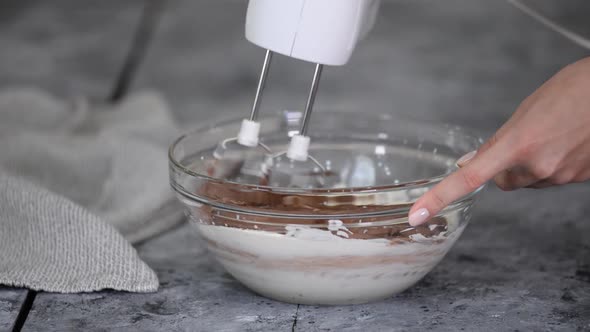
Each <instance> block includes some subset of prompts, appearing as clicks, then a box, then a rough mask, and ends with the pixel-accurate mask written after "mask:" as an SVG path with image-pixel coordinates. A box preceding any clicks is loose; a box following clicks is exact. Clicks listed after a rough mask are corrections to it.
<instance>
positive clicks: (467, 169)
mask: <svg viewBox="0 0 590 332" xmlns="http://www.w3.org/2000/svg"><path fill="white" fill-rule="evenodd" d="M511 161H512V158H511V157H510V154H509V153H507V149H506V148H504V146H503V144H500V143H499V142H495V144H491V145H490V147H489V148H488V149H485V150H484V151H478V153H477V154H476V155H475V156H473V158H472V159H471V160H470V161H469V162H468V163H467V164H466V165H465V166H463V167H462V168H460V169H459V170H457V171H455V172H454V173H452V174H451V175H449V176H448V177H446V178H445V179H444V180H442V181H441V182H440V183H439V184H437V185H436V186H434V187H433V188H432V189H431V190H429V191H428V192H427V193H426V194H424V195H423V196H422V197H420V198H419V199H418V200H417V201H416V203H414V205H413V206H412V208H411V209H410V213H409V223H410V225H411V226H418V225H420V224H422V223H424V222H426V221H427V220H429V219H430V218H431V217H434V216H435V215H436V214H437V213H439V212H440V211H441V210H442V209H444V208H445V207H447V206H448V205H449V204H451V203H453V202H454V201H455V200H457V199H459V198H461V197H463V196H465V195H467V194H469V193H471V192H473V191H474V190H476V189H477V188H479V187H481V186H482V185H483V184H484V183H486V182H487V181H489V180H490V179H492V178H493V177H494V176H495V175H496V174H498V173H500V172H501V171H503V170H505V169H507V168H509V167H510V165H511Z"/></svg>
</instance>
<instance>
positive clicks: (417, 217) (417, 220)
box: [408, 208, 430, 226]
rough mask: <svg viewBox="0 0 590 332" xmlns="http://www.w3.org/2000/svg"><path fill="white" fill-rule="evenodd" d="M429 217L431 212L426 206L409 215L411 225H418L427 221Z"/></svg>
mask: <svg viewBox="0 0 590 332" xmlns="http://www.w3.org/2000/svg"><path fill="white" fill-rule="evenodd" d="M428 217H430V212H428V210H426V209H425V208H420V209H418V210H416V212H414V213H412V214H410V216H409V217H408V222H409V223H410V226H418V225H420V224H421V223H423V222H425V221H426V219H428Z"/></svg>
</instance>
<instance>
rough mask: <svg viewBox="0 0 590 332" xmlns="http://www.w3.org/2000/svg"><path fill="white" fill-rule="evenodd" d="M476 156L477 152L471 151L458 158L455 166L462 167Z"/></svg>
mask: <svg viewBox="0 0 590 332" xmlns="http://www.w3.org/2000/svg"><path fill="white" fill-rule="evenodd" d="M476 154H477V151H471V152H469V153H467V154H466V155H464V156H463V157H461V158H459V160H457V165H458V166H463V165H465V164H467V163H468V162H469V161H470V160H471V159H473V157H475V155H476Z"/></svg>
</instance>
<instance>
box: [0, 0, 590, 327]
mask: <svg viewBox="0 0 590 332" xmlns="http://www.w3.org/2000/svg"><path fill="white" fill-rule="evenodd" d="M535 3H536V5H537V6H538V7H539V8H540V9H542V10H543V11H545V12H546V13H547V14H548V15H550V16H552V17H554V18H557V19H559V20H561V21H563V22H567V24H568V25H569V26H570V27H571V28H572V29H574V30H576V31H578V32H580V33H583V34H586V35H587V36H590V23H589V22H588V17H589V15H590V5H589V4H588V2H587V1H584V0H566V1H560V2H559V4H558V3H557V2H556V1H550V0H543V1H541V0H538V1H536V2H535ZM244 10H245V1H231V0H222V1H219V0H217V1H216V0H208V1H189V0H181V1H170V2H166V1H163V2H162V1H147V0H133V1H125V2H122V1H115V0H109V1H104V0H103V1H84V2H82V1H73V0H69V1H66V0H57V1H51V2H49V1H32V0H30V1H17V0H5V1H3V2H2V3H0V43H1V46H0V88H6V87H10V86H14V85H23V84H24V85H34V86H39V87H41V88H44V89H47V90H49V91H52V92H54V93H56V94H58V95H73V94H84V95H88V96H91V97H92V98H95V99H97V100H105V101H111V102H115V101H116V100H117V99H119V98H123V97H124V96H125V95H127V94H128V93H133V91H137V90H143V89H156V90H158V91H161V92H162V94H163V95H164V96H165V97H166V98H167V99H168V101H169V102H170V104H171V105H172V107H173V108H174V110H175V114H176V116H177V118H178V119H179V121H182V122H183V123H195V124H196V123H198V122H199V121H204V120H207V121H209V120H211V119H212V117H214V116H219V117H225V116H227V115H235V114H236V113H237V112H247V110H248V107H249V105H250V102H251V100H252V95H253V89H254V86H255V82H256V79H257V74H258V69H259V65H260V62H261V60H262V56H263V52H262V51H261V50H260V49H258V48H256V47H254V46H252V45H250V44H248V43H247V42H246V41H245V40H244V38H243V23H244V22H243V21H244ZM586 55H588V52H585V51H584V50H582V49H580V48H579V47H577V46H575V45H572V44H571V43H569V42H568V41H565V40H564V39H562V38H561V37H559V36H556V35H555V34H553V33H551V32H549V31H547V30H545V29H544V28H543V27H541V26H539V25H538V24H537V23H535V22H533V21H531V20H530V19H528V18H527V17H525V16H523V15H522V14H520V13H519V12H517V11H515V10H514V9H512V8H511V7H510V6H509V5H507V4H506V3H505V2H504V1H499V0H498V1H489V0H477V1H474V0H445V1H432V0H395V1H394V0H391V1H387V0H385V4H384V6H383V9H382V11H381V15H380V18H379V21H378V24H377V26H376V27H375V30H374V31H373V32H372V34H371V35H370V36H369V38H368V39H367V40H366V41H364V42H363V44H361V45H360V47H359V49H358V51H357V52H356V54H355V56H354V58H353V59H352V61H351V63H350V64H349V65H348V66H346V67H343V68H328V70H326V73H325V75H324V80H323V81H322V86H321V90H320V96H319V97H318V105H319V106H318V109H321V108H347V109H358V110H362V111H363V112H389V113H392V114H395V115H396V116H404V117H413V118H419V119H424V118H427V119H430V120H432V121H441V122H449V123H455V124H459V125H463V126H468V127H471V128H474V129H475V130H479V131H480V132H482V133H483V135H488V134H489V133H491V132H492V131H493V130H494V129H495V128H497V127H498V126H499V125H501V124H502V122H503V121H505V120H506V119H507V117H508V116H509V115H510V114H511V113H512V111H513V110H514V108H515V107H516V106H517V105H518V103H519V102H520V100H522V99H523V98H524V97H526V96H527V95H528V94H529V93H531V92H532V91H533V90H534V89H535V87H537V86H538V85H539V84H541V83H542V82H543V81H544V80H546V79H547V78H548V77H550V75H551V74H552V73H554V72H555V71H557V70H558V69H559V68H560V67H562V66H564V65H566V64H567V63H570V62H572V61H574V60H576V59H579V58H582V57H584V56H586ZM272 70H273V71H272V72H271V78H270V81H269V85H270V88H269V90H268V92H267V93H266V94H265V100H264V104H263V111H265V110H271V109H277V108H301V106H302V104H303V103H304V99H305V93H306V89H307V85H308V82H309V80H310V78H311V75H312V68H311V66H310V65H306V64H304V63H302V62H298V61H292V60H288V59H284V58H278V59H277V61H276V62H275V65H274V66H273V69H272ZM132 83H133V84H132ZM589 197H590V184H588V183H586V184H578V185H572V186H567V187H562V188H553V189H549V190H544V191H531V190H523V191H518V192H512V193H501V192H499V191H498V190H497V189H495V188H489V189H488V190H486V191H485V192H484V193H483V194H482V195H481V201H480V203H479V205H478V207H477V208H476V210H475V212H474V216H473V222H472V224H471V225H470V226H469V227H468V229H467V230H466V231H465V233H464V235H463V236H462V238H461V239H460V240H459V242H458V243H457V245H456V246H455V247H454V248H453V249H452V251H451V252H450V254H449V255H448V256H447V257H446V258H445V259H444V260H443V262H442V263H441V264H440V265H439V266H438V267H436V268H435V270H434V271H432V273H430V274H429V275H428V276H427V277H426V278H425V279H424V280H423V281H422V282H420V283H419V284H418V285H417V286H415V287H413V288H412V289H410V290H408V291H406V292H404V293H403V294H400V295H398V296H395V297H393V298H391V299H389V300H386V301H383V302H379V303H372V304H367V305H355V306H343V307H313V306H297V305H291V304H284V303H279V302H275V301H271V300H268V299H265V298H262V297H259V296H257V295H255V294H252V293H251V292H249V291H248V290H247V289H245V288H244V287H242V286H241V285H239V284H238V283H237V282H236V281H234V280H233V279H232V278H231V277H230V276H228V275H227V274H226V273H224V272H223V270H222V269H221V268H220V267H219V266H218V265H216V264H215V263H214V262H212V261H211V260H210V259H209V258H208V256H207V255H206V254H205V252H204V251H203V249H202V247H201V246H200V244H199V242H198V241H197V239H196V237H195V234H194V232H193V231H192V230H191V229H190V228H189V227H188V226H186V225H185V226H182V227H181V228H178V229H175V230H173V231H171V232H168V233H166V234H162V235H160V236H158V237H156V238H154V239H151V240H149V241H147V242H145V243H143V244H141V245H138V247H137V250H138V251H139V253H140V255H141V257H142V258H143V259H144V260H145V261H146V262H147V263H148V264H149V265H150V266H151V267H153V268H154V269H155V271H156V272H157V273H158V276H159V278H160V281H161V289H160V291H159V292H157V293H155V294H128V293H117V292H108V291H106V292H98V293H93V294H78V295H62V294H51V293H43V292H41V293H36V292H31V291H27V290H24V289H14V288H6V287H4V288H0V330H2V331H3V330H10V329H13V328H14V330H19V329H20V328H22V329H23V330H25V331H27V330H29V331H37V330H39V331H63V330H66V331H67V330H76V331H77V330H108V331H111V330H121V331H129V330H132V331H133V330H136V331H159V330H186V331H243V330H246V331H267V330H269V331H275V330H276V331H289V330H291V331H294V330H301V331H357V330H364V331H382V330H386V331H398V330H399V331H422V330H427V329H434V330H439V331H457V330H465V331H473V330H502V331H509V330H510V331H516V330H519V331H529V330H564V331H570V330H581V331H585V330H590V220H589V217H588V215H590V204H589V201H590V199H589Z"/></svg>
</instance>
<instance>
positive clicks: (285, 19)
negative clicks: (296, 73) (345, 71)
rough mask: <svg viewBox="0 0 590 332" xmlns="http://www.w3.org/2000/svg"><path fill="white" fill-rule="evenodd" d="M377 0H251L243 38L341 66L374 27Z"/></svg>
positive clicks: (266, 47)
mask: <svg viewBox="0 0 590 332" xmlns="http://www.w3.org/2000/svg"><path fill="white" fill-rule="evenodd" d="M379 3H380V0H250V2H249V4H248V12H247V14H246V38H247V39H248V40H249V41H250V42H252V43H254V44H256V45H258V46H260V47H262V48H265V49H268V50H271V51H273V52H276V53H280V54H283V55H286V56H289V57H292V58H296V59H300V60H304V61H309V62H314V63H319V64H325V65H333V66H340V65H344V64H346V63H347V62H348V60H349V59H350V56H351V55H352V52H353V51H354V49H355V47H356V44H357V43H358V41H359V40H360V39H362V38H363V37H364V36H365V35H366V34H367V33H368V32H369V31H370V30H371V28H372V27H373V25H374V22H375V19H376V16H377V11H378V7H379Z"/></svg>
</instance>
